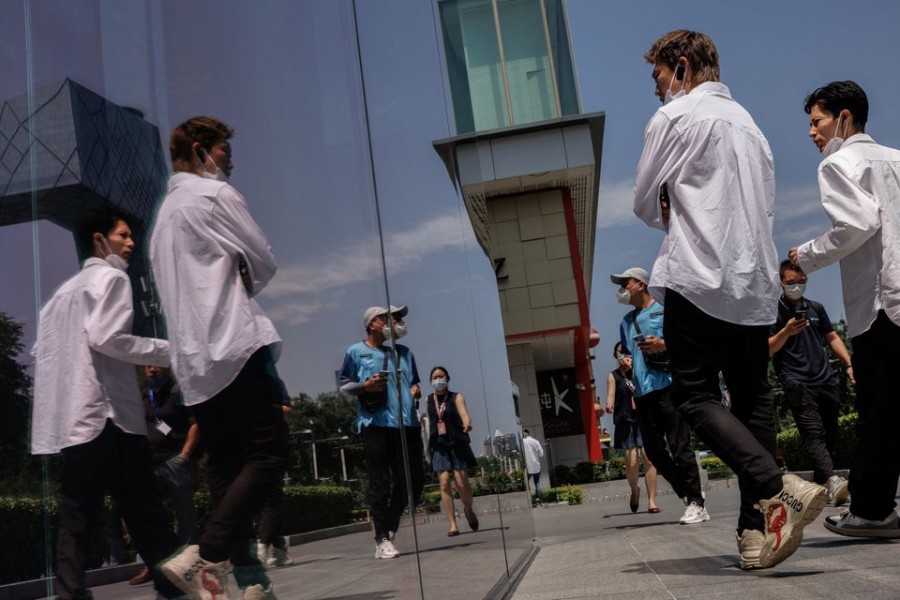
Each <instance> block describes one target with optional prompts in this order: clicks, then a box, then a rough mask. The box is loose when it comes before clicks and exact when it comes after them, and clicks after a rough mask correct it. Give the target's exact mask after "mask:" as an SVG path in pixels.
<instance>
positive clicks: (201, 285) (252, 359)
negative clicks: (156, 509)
mask: <svg viewBox="0 0 900 600" xmlns="http://www.w3.org/2000/svg"><path fill="white" fill-rule="evenodd" d="M233 135H234V130H233V129H231V128H230V127H229V126H228V125H226V124H225V123H222V122H221V121H219V120H216V119H213V118H211V117H194V118H192V119H189V120H187V121H185V122H184V123H182V124H181V125H178V126H177V127H176V128H175V129H174V131H173V132H172V135H171V138H170V141H169V151H170V153H171V157H172V167H173V170H174V171H175V173H174V174H173V175H172V177H171V178H170V179H169V185H168V192H167V194H166V197H165V199H164V200H163V203H162V206H161V207H160V210H159V215H158V216H157V219H156V224H155V226H154V228H153V234H152V236H151V239H150V261H151V265H152V267H153V275H154V277H155V279H156V284H157V287H158V289H159V298H160V302H161V305H162V311H163V315H164V316H165V318H166V326H167V328H168V336H169V343H170V344H171V355H172V369H173V372H174V374H175V379H176V380H177V381H178V383H179V385H180V386H181V393H182V396H183V398H184V404H185V405H186V406H191V407H193V409H194V415H195V417H196V419H197V424H198V426H199V428H200V435H201V436H202V438H203V447H204V449H205V450H206V452H207V454H208V460H207V464H206V475H207V479H208V482H209V487H210V492H211V495H212V513H211V514H210V518H209V521H208V522H207V524H206V527H205V528H204V530H203V532H202V533H201V535H200V543H199V546H197V545H191V546H187V547H186V548H185V550H184V551H183V552H182V553H181V554H179V555H178V556H176V557H174V558H172V559H170V560H169V561H167V562H166V563H165V564H164V565H163V566H162V570H163V572H164V573H165V574H166V576H167V577H169V579H171V580H172V582H173V583H175V584H176V585H177V586H178V587H179V588H181V589H182V590H184V591H185V592H188V593H190V594H193V595H194V596H196V597H198V598H203V599H206V598H210V599H211V598H213V597H216V598H218V597H220V596H218V595H217V594H225V591H224V590H225V589H226V585H225V573H226V571H227V569H228V567H229V565H228V563H229V560H230V562H231V563H232V564H233V566H234V575H235V579H237V582H238V585H239V586H240V587H241V588H244V590H245V591H244V594H245V596H247V597H249V596H250V595H253V594H256V595H254V596H253V597H256V596H259V597H267V598H269V597H274V594H273V593H272V591H271V590H272V586H271V582H270V581H269V579H268V577H267V576H266V573H265V569H264V567H263V566H262V565H260V563H259V560H258V559H257V557H256V552H252V553H251V552H250V548H251V543H250V541H251V540H255V535H254V532H253V531H252V529H251V524H252V523H251V521H252V519H253V517H254V516H255V515H256V514H258V513H259V511H260V510H261V508H262V504H263V501H264V500H265V499H266V498H268V497H269V496H270V495H271V493H272V492H273V491H274V489H275V487H276V486H278V485H281V474H282V471H283V468H284V463H285V459H286V456H287V425H286V423H285V422H284V418H283V416H282V409H281V401H282V400H283V398H284V397H285V395H286V392H285V389H284V384H283V383H282V382H281V379H279V377H278V374H277V372H276V370H275V361H276V360H277V359H278V356H279V354H280V351H281V338H280V337H279V336H278V333H277V332H276V331H275V327H274V326H273V325H272V322H271V321H270V320H269V319H268V317H266V315H265V313H264V312H263V311H262V309H261V308H260V306H259V305H258V304H257V303H256V301H255V300H254V299H253V297H254V296H256V294H258V293H259V292H260V290H262V289H263V287H264V286H265V285H266V284H267V283H268V282H269V280H270V279H271V278H272V276H273V275H274V274H275V270H276V265H275V257H274V256H273V254H272V250H271V247H270V246H269V242H268V240H267V239H266V237H265V235H264V234H263V232H262V230H261V229H260V228H259V226H258V225H257V224H256V222H255V221H254V220H253V217H251V216H250V211H249V210H248V208H247V202H246V200H244V198H243V196H241V194H240V193H238V191H237V190H236V189H235V188H234V187H232V186H231V185H229V184H228V181H227V180H228V176H229V175H230V174H231V170H232V163H231V146H230V144H229V141H228V140H229V139H230V138H231V137H232V136H233ZM252 546H253V547H254V548H255V544H252Z"/></svg>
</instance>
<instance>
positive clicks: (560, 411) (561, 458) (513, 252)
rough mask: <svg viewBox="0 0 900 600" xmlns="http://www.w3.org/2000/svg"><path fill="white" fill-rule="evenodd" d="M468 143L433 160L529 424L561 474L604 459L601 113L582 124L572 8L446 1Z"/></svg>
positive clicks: (460, 118) (455, 99)
mask: <svg viewBox="0 0 900 600" xmlns="http://www.w3.org/2000/svg"><path fill="white" fill-rule="evenodd" d="M437 6H438V8H439V13H440V19H441V28H442V32H443V46H444V56H445V59H446V63H447V78H448V80H449V88H450V95H451V97H452V103H453V114H454V120H455V124H456V131H457V135H456V136H455V137H452V138H449V139H445V140H438V141H435V142H434V147H435V149H436V150H437V152H438V154H439V155H440V156H441V158H442V159H443V160H444V163H445V164H446V166H447V170H448V172H449V174H450V177H451V178H452V179H453V181H454V183H455V184H456V185H457V186H458V188H459V189H460V190H461V193H462V196H463V198H464V200H465V204H466V208H467V211H468V214H469V218H470V220H471V223H472V227H473V229H474V231H475V235H476V237H477V239H478V242H479V243H480V245H481V247H482V249H483V250H484V252H485V254H486V255H487V257H488V259H489V260H491V261H492V263H493V265H494V271H495V273H496V276H497V290H498V293H499V295H500V307H501V311H502V315H503V328H504V334H505V336H506V346H507V354H508V358H509V367H510V377H511V379H512V381H513V382H514V383H515V385H516V386H517V387H518V389H519V398H518V402H517V406H518V417H519V419H520V421H521V423H522V425H523V426H524V427H528V428H529V429H531V432H532V435H533V436H534V437H536V438H537V439H538V440H539V441H541V443H542V444H544V445H545V447H546V448H547V449H548V450H549V452H547V453H545V460H548V462H549V464H550V466H551V467H552V466H553V465H555V464H574V463H577V462H581V461H596V460H600V459H601V458H602V454H601V449H600V440H599V436H598V429H597V415H596V412H595V409H594V404H595V396H596V392H595V389H594V380H593V375H592V369H591V363H590V361H591V358H592V356H591V354H590V348H589V344H590V331H591V327H590V320H589V317H588V306H589V300H590V293H591V270H592V263H593V253H594V236H595V229H596V213H597V194H598V190H599V180H600V155H601V148H602V141H603V125H604V119H605V117H604V115H603V113H593V114H581V103H580V100H579V97H578V87H577V77H576V73H575V67H574V62H573V59H572V51H571V46H570V42H569V28H568V22H567V18H566V12H565V3H564V1H563V0H438V1H437Z"/></svg>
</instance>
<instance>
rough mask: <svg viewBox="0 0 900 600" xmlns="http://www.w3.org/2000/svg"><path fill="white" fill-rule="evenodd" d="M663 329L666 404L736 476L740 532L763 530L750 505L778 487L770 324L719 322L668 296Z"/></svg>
mask: <svg viewBox="0 0 900 600" xmlns="http://www.w3.org/2000/svg"><path fill="white" fill-rule="evenodd" d="M663 331H664V334H665V339H666V348H667V349H668V351H669V356H670V357H671V363H672V375H673V382H672V403H673V404H674V405H675V408H677V409H678V410H679V411H681V414H683V415H684V417H685V418H686V419H687V421H688V424H689V425H690V426H691V428H692V429H693V430H694V431H696V432H697V435H698V436H699V437H700V439H701V440H703V442H704V443H705V444H706V445H707V446H708V447H709V449H710V450H712V451H713V452H714V453H715V454H716V456H718V457H719V458H720V459H722V461H723V462H724V463H725V464H726V465H728V467H729V468H730V469H731V470H732V471H734V472H735V473H736V474H737V476H738V483H739V485H740V488H741V513H740V516H739V518H738V529H741V530H743V529H756V530H759V531H764V528H765V522H764V520H763V516H762V513H761V512H759V510H758V509H755V508H753V505H754V504H755V503H756V502H758V501H759V500H762V499H763V498H766V497H768V496H771V495H773V494H774V493H777V491H778V490H780V489H781V485H780V481H781V475H782V473H781V470H780V469H779V468H778V465H777V464H776V463H775V402H774V399H773V397H772V393H771V390H770V389H769V385H768V380H767V371H768V365H769V326H768V325H760V326H750V325H737V324H735V323H729V322H726V321H722V320H721V319H717V318H715V317H712V316H710V315H708V314H706V313H705V312H703V311H702V310H700V309H699V308H697V307H696V306H694V305H693V304H692V303H691V302H689V301H688V300H687V299H686V298H684V296H682V295H681V294H678V293H676V292H673V291H672V290H666V303H665V322H664V324H663ZM720 371H721V372H722V374H723V375H724V377H725V383H726V384H727V385H728V390H729V392H730V394H731V410H730V411H729V410H727V409H726V408H725V407H723V406H722V394H721V391H720V389H719V372H720ZM651 460H652V459H651ZM776 478H778V479H777V481H775V479H776ZM773 487H775V488H777V489H775V492H772V494H768V491H769V490H771V489H772V488H773ZM767 494H768V496H767Z"/></svg>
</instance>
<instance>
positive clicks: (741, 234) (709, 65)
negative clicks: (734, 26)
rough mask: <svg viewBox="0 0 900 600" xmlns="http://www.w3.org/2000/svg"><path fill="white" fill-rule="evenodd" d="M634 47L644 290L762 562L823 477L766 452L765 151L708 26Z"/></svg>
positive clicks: (782, 541) (785, 548) (771, 425)
mask: <svg viewBox="0 0 900 600" xmlns="http://www.w3.org/2000/svg"><path fill="white" fill-rule="evenodd" d="M644 59H645V60H646V61H647V62H648V63H649V64H651V65H653V71H652V74H651V77H652V79H653V81H654V84H655V94H656V96H657V97H658V98H659V99H660V101H661V102H662V103H663V106H662V107H660V108H659V109H658V110H657V111H656V113H655V114H654V115H653V117H651V119H650V121H649V122H648V124H647V128H646V130H645V132H644V150H643V153H642V155H641V159H640V162H639V164H638V169H637V176H636V181H635V189H634V212H635V214H636V215H637V216H638V218H640V219H641V220H642V221H644V222H645V223H647V225H649V226H650V227H655V228H657V229H661V230H662V231H664V232H665V234H666V235H665V238H664V239H663V242H662V246H661V248H660V250H659V255H658V256H657V259H656V263H655V264H654V266H653V278H652V280H651V281H650V293H651V294H653V296H654V298H656V299H657V300H659V301H662V302H664V303H665V305H666V308H665V312H666V321H665V334H666V344H667V348H668V350H669V354H670V358H671V365H672V375H673V383H672V402H673V404H674V405H675V407H676V408H677V409H678V410H679V411H680V412H681V414H682V415H684V416H685V417H686V418H687V420H688V422H689V424H690V426H691V428H692V429H693V430H694V431H695V432H696V433H697V435H698V436H699V437H700V439H701V440H703V442H704V443H705V444H706V446H707V447H708V448H709V449H710V450H712V451H713V452H714V453H715V454H716V456H718V457H719V458H721V459H722V460H723V461H724V462H725V464H727V465H728V467H729V468H731V469H732V470H733V471H734V472H735V473H736V474H737V475H738V480H739V482H740V487H741V512H740V517H739V519H738V527H737V535H738V538H737V540H738V551H739V552H740V563H741V567H742V568H745V569H753V568H765V567H771V566H774V565H776V564H778V563H780V562H781V561H783V560H785V559H786V558H787V557H789V556H790V555H791V554H793V553H794V552H795V551H796V550H797V548H798V547H799V546H800V543H801V541H802V539H803V528H804V527H805V526H806V525H808V524H809V523H811V522H812V521H813V520H814V519H815V518H816V517H817V516H818V514H819V513H820V512H821V510H822V507H823V506H824V504H825V501H826V491H825V489H824V488H822V487H821V486H818V485H816V484H813V483H809V482H804V481H803V480H802V479H800V478H799V477H796V476H794V475H784V474H783V473H782V472H781V470H780V469H779V468H778V465H777V464H776V462H775V405H774V399H773V397H772V394H771V391H770V390H769V386H768V381H767V371H768V362H769V353H768V347H767V345H768V344H767V343H768V334H769V327H770V325H771V324H772V323H773V322H774V321H775V316H776V314H775V306H774V305H773V303H772V300H773V299H774V298H776V297H777V296H778V279H777V273H778V270H777V264H778V263H777V254H776V252H775V244H774V242H773V241H772V223H773V217H774V213H775V210H774V204H775V172H774V164H773V159H772V152H771V150H770V149H769V144H768V142H767V141H766V138H765V137H764V136H763V134H762V132H761V131H760V130H759V128H758V127H757V126H756V123H754V122H753V119H752V118H751V117H750V114H749V113H748V112H747V111H746V110H745V109H744V108H743V107H742V106H741V105H739V104H738V103H737V102H735V100H734V99H733V98H732V97H731V93H730V91H729V90H728V88H727V87H726V86H725V85H723V84H722V83H720V82H719V54H718V50H717V49H716V46H715V44H714V43H713V41H712V39H711V38H710V37H709V36H708V35H706V34H705V33H701V32H697V31H686V30H678V31H672V32H670V33H667V34H666V35H664V36H662V37H661V38H659V39H658V40H656V42H654V43H653V45H652V46H651V47H650V49H649V50H648V52H647V53H646V54H645V55H644ZM664 193H665V194H664ZM664 195H665V198H667V199H668V202H667V206H668V208H666V207H665V206H664V202H663V200H664V198H663V196H664ZM719 372H722V373H723V374H724V376H725V382H726V384H727V386H728V389H729V391H730V393H731V410H730V411H729V410H727V409H725V407H723V406H722V395H721V391H720V389H719Z"/></svg>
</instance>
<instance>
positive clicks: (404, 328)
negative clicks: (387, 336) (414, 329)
mask: <svg viewBox="0 0 900 600" xmlns="http://www.w3.org/2000/svg"><path fill="white" fill-rule="evenodd" d="M407 333H409V325H407V324H406V323H397V324H396V325H394V338H395V339H398V340H399V339H400V338H402V337H403V336H405V335H406V334H407Z"/></svg>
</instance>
